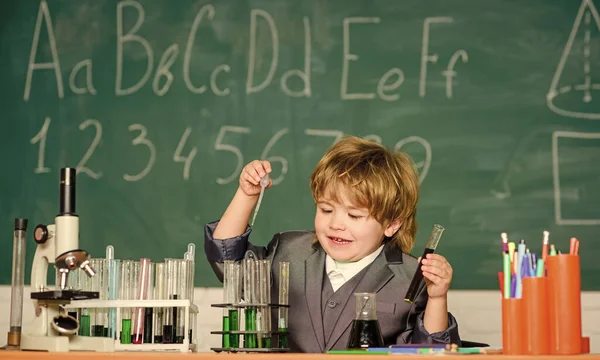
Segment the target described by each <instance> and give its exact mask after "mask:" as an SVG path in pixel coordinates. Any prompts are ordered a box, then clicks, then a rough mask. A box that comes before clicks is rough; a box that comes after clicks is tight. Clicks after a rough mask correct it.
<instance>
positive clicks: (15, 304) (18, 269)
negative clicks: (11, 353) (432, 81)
mask: <svg viewBox="0 0 600 360" xmlns="http://www.w3.org/2000/svg"><path fill="white" fill-rule="evenodd" d="M26 239H27V219H19V218H17V219H15V227H14V232H13V254H12V279H11V295H10V325H9V326H10V327H9V330H8V345H11V346H19V345H20V344H21V326H22V324H23V286H24V284H25V250H26V246H25V244H26V243H25V240H26Z"/></svg>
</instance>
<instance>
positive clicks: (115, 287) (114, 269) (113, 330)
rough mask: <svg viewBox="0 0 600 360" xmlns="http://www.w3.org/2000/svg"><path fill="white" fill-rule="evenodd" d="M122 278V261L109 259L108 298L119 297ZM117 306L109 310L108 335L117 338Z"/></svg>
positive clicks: (114, 298) (116, 298) (115, 298)
mask: <svg viewBox="0 0 600 360" xmlns="http://www.w3.org/2000/svg"><path fill="white" fill-rule="evenodd" d="M120 280H121V261H120V260H115V259H109V260H108V300H118V299H119V283H120ZM117 331H118V326H117V308H110V309H109V310H108V336H109V337H110V338H111V339H113V340H115V339H117V336H118V333H117Z"/></svg>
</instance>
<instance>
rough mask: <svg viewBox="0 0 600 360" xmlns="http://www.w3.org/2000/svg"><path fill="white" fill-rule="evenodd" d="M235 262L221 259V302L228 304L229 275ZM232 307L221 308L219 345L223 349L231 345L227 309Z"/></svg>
mask: <svg viewBox="0 0 600 360" xmlns="http://www.w3.org/2000/svg"><path fill="white" fill-rule="evenodd" d="M234 264H235V263H234V262H233V260H225V261H223V303H225V304H229V298H230V293H231V290H230V287H231V286H232V285H233V283H232V281H231V276H232V274H233V265H234ZM231 309H232V308H230V307H224V308H223V325H222V327H221V329H222V331H223V337H222V339H221V347H222V348H223V349H227V348H230V347H232V346H231V341H230V338H231V337H230V334H229V331H230V329H229V325H230V323H229V311H231Z"/></svg>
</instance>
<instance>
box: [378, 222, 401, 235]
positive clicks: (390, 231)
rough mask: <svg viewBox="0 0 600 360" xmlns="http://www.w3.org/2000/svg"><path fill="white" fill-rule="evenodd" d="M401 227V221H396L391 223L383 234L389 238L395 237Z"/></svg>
mask: <svg viewBox="0 0 600 360" xmlns="http://www.w3.org/2000/svg"><path fill="white" fill-rule="evenodd" d="M400 225H402V223H401V222H400V220H394V221H392V222H390V223H389V224H388V226H387V227H386V228H385V230H384V232H383V233H384V235H385V236H387V237H392V236H394V234H395V233H396V232H397V231H398V229H400Z"/></svg>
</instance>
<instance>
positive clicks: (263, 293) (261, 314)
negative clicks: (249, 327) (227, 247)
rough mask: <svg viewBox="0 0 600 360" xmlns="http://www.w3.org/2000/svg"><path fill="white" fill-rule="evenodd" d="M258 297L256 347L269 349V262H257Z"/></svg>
mask: <svg viewBox="0 0 600 360" xmlns="http://www.w3.org/2000/svg"><path fill="white" fill-rule="evenodd" d="M257 265H258V284H259V286H258V295H259V302H260V304H261V306H260V307H259V308H258V310H257V314H256V330H258V331H261V332H260V333H259V334H258V347H259V348H270V347H271V316H270V314H271V308H270V306H269V304H270V303H271V286H270V285H271V260H258V261H257Z"/></svg>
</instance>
